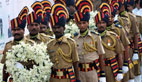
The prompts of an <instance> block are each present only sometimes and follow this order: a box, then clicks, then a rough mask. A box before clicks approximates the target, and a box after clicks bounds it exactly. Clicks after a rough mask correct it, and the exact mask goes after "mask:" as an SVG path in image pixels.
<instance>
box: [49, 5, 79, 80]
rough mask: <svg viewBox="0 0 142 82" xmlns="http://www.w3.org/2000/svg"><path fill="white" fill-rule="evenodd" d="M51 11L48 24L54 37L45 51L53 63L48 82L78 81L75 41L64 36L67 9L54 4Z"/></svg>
mask: <svg viewBox="0 0 142 82" xmlns="http://www.w3.org/2000/svg"><path fill="white" fill-rule="evenodd" d="M55 11H56V12H55ZM61 11H62V12H61ZM51 12H52V13H51V19H50V20H51V21H50V24H51V27H52V30H53V32H54V34H55V39H53V40H51V41H50V42H49V43H48V44H47V53H48V54H49V57H50V59H51V62H52V63H53V66H52V69H51V70H52V72H51V77H50V82H80V80H79V77H78V75H79V74H78V61H79V57H78V53H77V46H76V43H75V41H74V40H73V39H71V38H67V37H66V36H64V30H65V23H66V19H67V18H68V11H67V9H66V7H65V6H64V5H62V4H54V5H53V7H52V10H51ZM57 13H58V14H57ZM55 18H56V19H55Z"/></svg>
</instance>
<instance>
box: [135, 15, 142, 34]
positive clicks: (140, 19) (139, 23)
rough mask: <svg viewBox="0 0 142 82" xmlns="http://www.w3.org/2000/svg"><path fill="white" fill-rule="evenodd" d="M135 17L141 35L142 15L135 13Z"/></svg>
mask: <svg viewBox="0 0 142 82" xmlns="http://www.w3.org/2000/svg"><path fill="white" fill-rule="evenodd" d="M136 17H137V22H138V27H139V31H140V34H141V35H142V22H141V21H142V16H138V15H136Z"/></svg>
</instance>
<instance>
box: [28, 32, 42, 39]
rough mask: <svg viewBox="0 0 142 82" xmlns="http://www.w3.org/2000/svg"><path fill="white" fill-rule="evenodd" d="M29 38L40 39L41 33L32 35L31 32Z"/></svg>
mask: <svg viewBox="0 0 142 82" xmlns="http://www.w3.org/2000/svg"><path fill="white" fill-rule="evenodd" d="M29 38H30V39H35V38H36V39H38V40H40V33H38V34H37V35H35V36H31V35H30V34H29Z"/></svg>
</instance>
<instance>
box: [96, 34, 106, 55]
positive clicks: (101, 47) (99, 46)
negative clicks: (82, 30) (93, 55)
mask: <svg viewBox="0 0 142 82" xmlns="http://www.w3.org/2000/svg"><path fill="white" fill-rule="evenodd" d="M97 50H98V54H105V50H104V47H103V45H102V39H101V37H100V36H98V39H97Z"/></svg>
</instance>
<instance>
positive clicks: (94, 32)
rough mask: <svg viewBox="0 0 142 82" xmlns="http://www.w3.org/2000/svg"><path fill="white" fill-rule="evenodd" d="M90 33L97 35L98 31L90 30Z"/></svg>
mask: <svg viewBox="0 0 142 82" xmlns="http://www.w3.org/2000/svg"><path fill="white" fill-rule="evenodd" d="M91 33H93V34H97V35H99V33H98V32H96V31H91Z"/></svg>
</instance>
